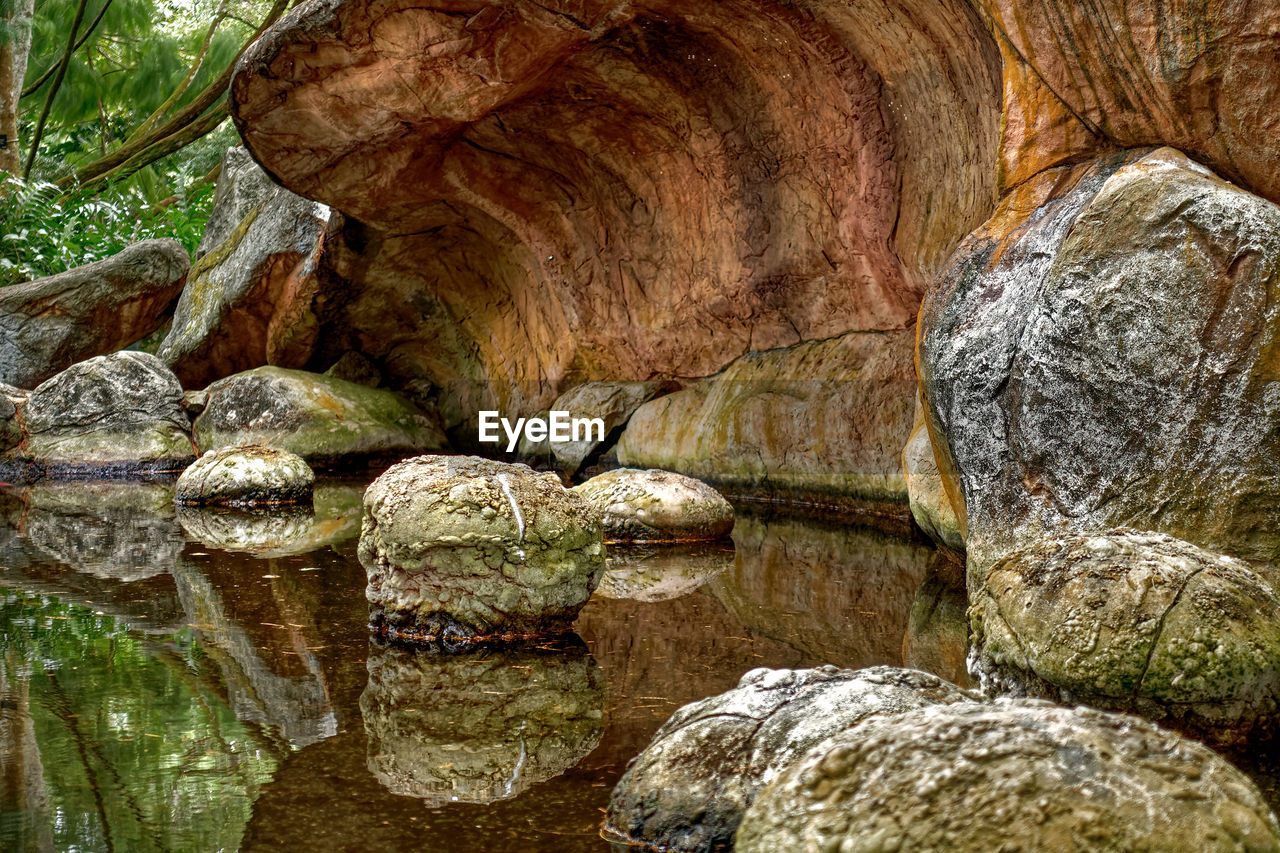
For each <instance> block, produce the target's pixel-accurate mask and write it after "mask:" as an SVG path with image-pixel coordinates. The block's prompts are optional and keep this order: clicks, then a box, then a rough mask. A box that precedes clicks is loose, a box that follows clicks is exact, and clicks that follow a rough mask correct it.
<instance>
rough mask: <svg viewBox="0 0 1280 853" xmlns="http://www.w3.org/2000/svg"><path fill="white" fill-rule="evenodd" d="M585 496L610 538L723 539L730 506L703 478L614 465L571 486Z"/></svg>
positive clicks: (728, 524)
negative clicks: (598, 514)
mask: <svg viewBox="0 0 1280 853" xmlns="http://www.w3.org/2000/svg"><path fill="white" fill-rule="evenodd" d="M573 490H574V491H575V492H577V493H578V494H580V495H582V496H583V497H584V498H586V499H587V502H588V503H590V504H591V506H592V507H593V508H595V510H596V511H597V512H599V513H600V520H601V522H602V523H603V524H604V535H605V538H606V539H607V540H609V541H629V542H680V541H690V540H709V539H723V538H724V537H726V536H728V535H729V532H730V531H731V530H733V507H732V506H730V505H729V502H728V501H727V500H725V499H724V497H723V496H721V494H720V493H719V492H717V491H716V490H715V489H713V488H711V487H710V486H708V485H707V484H706V483H703V482H700V481H698V480H695V479H693V478H692V477H686V476H684V475H683V474H674V473H672V472H671V471H659V470H649V471H639V470H636V469H634V468H615V469H613V470H612V471H606V472H604V473H603V474H600V475H599V476H596V477H592V478H591V479H590V480H588V481H587V482H585V483H583V484H582V485H580V486H575V487H574V489H573Z"/></svg>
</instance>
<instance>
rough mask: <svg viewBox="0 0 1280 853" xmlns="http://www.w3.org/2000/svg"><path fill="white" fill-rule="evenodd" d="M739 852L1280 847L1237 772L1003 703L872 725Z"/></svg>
mask: <svg viewBox="0 0 1280 853" xmlns="http://www.w3.org/2000/svg"><path fill="white" fill-rule="evenodd" d="M735 849H736V850H737V851H738V853H777V851H781V850H838V851H841V853H880V851H886V850H903V851H905V850H929V851H942V850H946V851H953V853H978V851H982V852H983V853H986V851H991V850H1021V851H1025V853H1056V851H1060V850H1078V851H1089V853H1093V851H1097V853H1103V851H1132V853H1137V851H1140V850H1188V849H1195V850H1203V851H1214V852H1215V853H1217V851H1222V853H1227V851H1231V853H1237V851H1246V850H1257V851H1264V850H1266V851H1277V850H1280V826H1278V825H1277V824H1276V819H1275V817H1274V815H1272V813H1271V810H1270V809H1269V808H1268V807H1267V805H1266V803H1265V802H1264V801H1263V799H1262V796H1261V794H1260V793H1259V792H1258V789H1257V788H1256V787H1255V786H1254V784H1253V783H1252V782H1250V781H1249V779H1248V777H1246V776H1245V775H1244V774H1243V773H1241V772H1240V771H1239V770H1237V769H1235V768H1234V767H1232V766H1231V765H1230V764H1228V763H1227V762H1226V761H1225V760H1224V759H1222V758H1221V757H1219V756H1217V755H1215V754H1214V753H1213V752H1211V751H1210V750H1209V749H1208V748H1206V747H1204V746H1202V745H1200V744H1198V743H1195V742H1194V741H1190V740H1186V739H1185V738H1182V737H1179V736H1178V735H1176V734H1173V733H1171V732H1167V731H1165V730H1163V729H1161V728H1159V727H1157V726H1155V725H1153V724H1152V723H1148V722H1146V721H1144V720H1140V719H1137V718H1135V717H1130V716H1127V715H1122V714H1111V713H1105V712H1101V711H1094V710H1091V709H1087V708H1075V709H1069V708H1060V707H1057V706H1053V705H1050V704H1049V703H1047V702H1036V701H1029V700H1022V701H1010V700H1000V701H998V702H996V703H995V704H994V705H985V704H980V703H955V704H948V705H931V706H928V707H925V708H922V709H919V710H914V711H906V712H904V713H901V714H892V715H879V716H875V717H872V718H871V719H869V720H867V721H865V722H863V723H862V724H861V725H859V726H856V727H854V728H852V729H849V730H847V731H845V732H842V733H841V734H838V735H835V736H834V737H832V738H830V739H829V740H827V741H826V742H825V743H823V744H821V745H820V746H817V747H815V748H814V749H813V750H812V751H811V752H809V753H808V754H807V755H806V756H804V758H803V760H799V761H796V762H795V763H794V764H792V765H791V766H790V767H789V768H788V769H787V770H786V771H785V772H784V773H783V774H782V775H781V776H780V777H779V778H778V779H777V781H775V782H774V783H773V784H772V785H771V786H769V787H768V788H766V789H765V791H764V792H763V793H762V794H761V795H760V796H759V797H758V798H757V799H756V801H755V804H754V805H753V806H752V807H751V808H750V809H749V810H748V811H747V814H746V816H745V817H744V818H743V820H742V826H741V828H740V829H739V831H738V835H737V845H736V847H735Z"/></svg>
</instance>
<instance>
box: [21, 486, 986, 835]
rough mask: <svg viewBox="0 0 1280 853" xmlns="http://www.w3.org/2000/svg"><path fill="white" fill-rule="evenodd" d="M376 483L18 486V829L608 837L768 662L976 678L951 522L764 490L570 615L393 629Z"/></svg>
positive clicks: (635, 560)
mask: <svg viewBox="0 0 1280 853" xmlns="http://www.w3.org/2000/svg"><path fill="white" fill-rule="evenodd" d="M362 491H363V484H361V483H348V482H328V483H323V484H321V485H320V486H319V487H318V489H317V494H316V502H315V509H314V512H312V511H307V512H302V513H278V514H275V515H271V516H264V517H256V516H243V515H240V514H228V513H210V512H207V511H202V512H198V513H189V512H186V511H184V512H183V513H182V515H181V516H179V515H177V514H175V512H174V510H173V508H172V503H171V500H172V492H171V490H170V489H169V488H167V487H165V486H163V485H138V484H60V485H57V486H53V485H50V486H41V487H34V488H29V489H3V490H0V522H3V524H2V525H0V567H2V568H0V643H2V644H3V645H2V647H0V849H4V850H14V851H27V850H85V851H147V850H164V851H188V850H189V851H214V850H226V851H230V850H264V851H265V850H282V849H308V848H310V849H315V850H326V851H327V850H386V849H405V850H408V849H424V848H429V849H432V850H436V851H454V850H457V851H464V850H465V851H474V850H484V851H529V850H548V851H551V850H555V851H600V850H606V851H607V850H609V849H610V845H609V843H608V842H606V841H605V840H603V839H602V838H601V837H600V835H599V829H600V825H601V822H602V818H603V810H604V808H605V806H606V804H607V802H608V798H609V792H610V790H611V789H612V787H613V785H614V783H615V782H616V780H617V779H618V777H619V776H620V775H621V773H622V771H623V769H624V768H625V766H626V764H627V762H628V761H629V760H630V759H631V758H632V757H633V756H634V755H636V754H637V753H638V752H639V751H640V750H641V749H643V747H644V746H645V745H646V744H647V743H648V741H649V739H650V737H651V736H652V735H653V733H654V732H655V731H656V730H657V728H658V727H659V726H660V725H661V724H662V722H663V721H665V720H666V719H667V717H668V716H669V715H670V714H671V713H672V711H674V710H675V709H676V708H678V707H680V706H681V705H683V704H685V703H687V702H691V701H693V700H696V699H700V698H703V697H706V696H709V695H712V694H715V693H718V692H721V691H724V690H726V689H729V688H730V687H732V686H733V685H734V684H735V683H736V682H737V681H738V679H739V678H740V677H741V675H742V674H743V673H744V672H746V671H748V670H750V669H753V668H755V667H760V666H768V667H805V666H812V665H817V664H820V663H826V662H830V663H836V664H839V665H844V666H850V667H863V666H869V665H873V664H895V665H901V664H904V663H906V664H908V665H912V666H916V667H918V668H922V669H927V670H931V671H934V672H937V673H938V674H940V675H942V676H944V677H946V678H948V679H951V680H956V681H961V682H963V680H964V678H965V675H964V644H965V623H964V610H965V604H964V595H963V592H962V591H959V590H957V589H955V586H954V583H955V578H954V574H955V572H954V569H949V568H948V567H949V564H947V563H946V562H945V561H944V560H942V559H941V558H940V557H939V556H938V555H937V554H936V553H935V552H934V551H933V550H932V549H931V548H929V547H928V546H927V545H925V544H923V543H922V542H921V541H919V540H912V539H905V538H899V537H895V536H891V535H888V534H886V533H883V532H879V531H876V530H873V529H870V528H866V527H859V526H856V525H852V524H848V523H843V522H840V523H837V522H830V521H828V522H823V521H819V520H814V519H806V518H801V517H795V516H785V515H772V516H769V515H764V514H760V513H759V512H752V511H744V512H742V513H741V514H740V516H739V521H738V525H737V528H736V529H735V531H734V536H733V541H732V543H726V544H722V545H715V546H701V547H697V548H689V547H686V548H681V549H648V550H639V549H630V550H626V551H622V550H616V549H615V550H614V551H613V552H611V553H612V556H611V560H610V568H609V572H608V575H607V576H606V578H605V580H604V582H603V583H602V584H601V589H600V590H599V591H597V593H596V595H595V596H594V597H593V599H592V600H591V602H590V603H589V604H588V605H587V607H586V608H585V609H584V610H583V612H582V614H581V615H580V617H579V619H578V620H577V623H576V626H575V628H576V635H574V636H572V637H568V638H565V639H563V640H561V641H558V642H556V643H548V644H545V645H544V646H541V647H532V648H526V649H523V650H520V651H517V652H501V651H497V650H482V651H479V652H475V653H471V654H465V655H453V656H449V655H442V654H435V653H432V652H430V651H425V650H408V649H404V648H400V647H388V646H384V645H380V644H377V643H374V642H371V640H370V638H369V633H368V630H367V618H368V609H367V605H366V603H365V598H364V571H363V569H362V568H361V567H360V564H359V562H358V561H357V560H356V557H355V550H356V540H357V537H358V534H359V527H360V496H361V493H362ZM948 577H950V583H948V580H947V579H948Z"/></svg>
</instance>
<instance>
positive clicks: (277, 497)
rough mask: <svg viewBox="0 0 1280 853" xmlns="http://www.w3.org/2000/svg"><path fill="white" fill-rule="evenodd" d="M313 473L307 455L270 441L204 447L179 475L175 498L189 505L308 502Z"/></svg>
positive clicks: (313, 481)
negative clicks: (271, 444) (267, 444)
mask: <svg viewBox="0 0 1280 853" xmlns="http://www.w3.org/2000/svg"><path fill="white" fill-rule="evenodd" d="M315 481H316V475H315V473H314V472H313V471H312V470H311V468H310V467H309V466H308V465H307V463H306V461H305V460H304V459H303V458H302V457H301V456H298V455H296V454H293V453H289V452H288V451H286V450H277V449H276V448H274V447H258V446H255V445H248V446H244V447H224V448H222V449H221V450H206V451H205V452H204V455H203V456H201V457H200V458H199V459H197V460H196V461H195V462H194V463H192V464H191V466H190V467H189V468H187V470H185V471H183V472H182V476H180V477H178V482H177V484H176V486H175V488H174V500H176V501H177V502H178V503H180V504H185V505H190V506H205V505H222V506H227V505H244V506H248V505H253V504H291V503H307V502H310V500H311V490H312V488H313V487H314V485H315Z"/></svg>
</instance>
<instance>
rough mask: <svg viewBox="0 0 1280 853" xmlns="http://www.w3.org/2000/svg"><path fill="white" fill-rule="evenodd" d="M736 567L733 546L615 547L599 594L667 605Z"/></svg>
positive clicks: (716, 544)
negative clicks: (670, 601) (669, 600)
mask: <svg viewBox="0 0 1280 853" xmlns="http://www.w3.org/2000/svg"><path fill="white" fill-rule="evenodd" d="M732 566H733V544H732V543H731V542H714V543H689V544H675V545H632V546H625V545H624V546H615V547H612V548H610V549H609V556H608V560H607V562H606V564H605V572H604V575H603V576H602V577H601V578H600V586H599V587H597V589H596V594H598V595H603V596H604V597H605V598H631V599H635V600H636V601H667V600H668V599H672V598H679V597H680V596H682V595H688V594H689V593H691V592H693V591H694V590H696V589H698V588H699V587H701V586H703V585H704V584H706V583H708V582H710V581H711V580H712V579H714V578H715V577H716V576H717V575H719V574H720V573H721V572H724V571H726V570H727V569H729V568H732Z"/></svg>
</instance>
